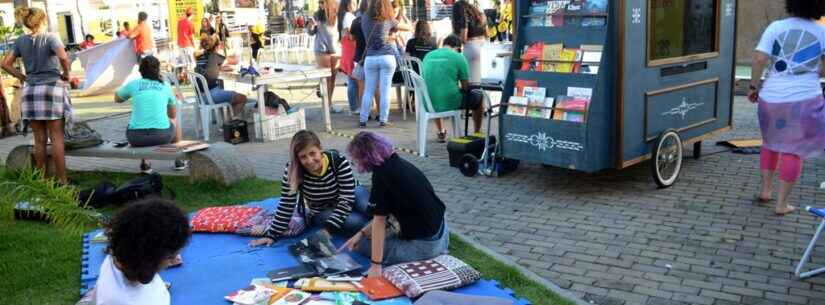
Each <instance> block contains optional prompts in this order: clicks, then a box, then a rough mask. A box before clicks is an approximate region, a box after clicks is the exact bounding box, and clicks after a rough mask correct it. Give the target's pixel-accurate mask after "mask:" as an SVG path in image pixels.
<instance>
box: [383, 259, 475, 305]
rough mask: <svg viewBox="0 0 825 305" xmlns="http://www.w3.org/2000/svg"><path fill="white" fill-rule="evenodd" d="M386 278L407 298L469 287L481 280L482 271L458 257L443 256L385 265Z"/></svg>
mask: <svg viewBox="0 0 825 305" xmlns="http://www.w3.org/2000/svg"><path fill="white" fill-rule="evenodd" d="M384 277H385V278H386V279H387V280H389V281H390V282H392V283H393V285H395V286H396V287H398V289H401V291H404V294H406V295H407V296H408V297H410V298H416V297H419V296H421V295H422V294H424V293H425V292H428V291H433V290H450V289H455V288H459V287H463V286H467V285H469V284H472V283H474V282H475V281H478V279H480V278H481V273H479V272H478V271H476V270H475V269H473V267H470V266H469V265H467V264H465V263H464V262H462V261H461V260H459V259H457V258H455V257H452V256H449V255H441V256H439V257H436V258H433V259H429V260H425V261H419V262H410V263H403V264H398V265H394V266H390V267H387V268H384Z"/></svg>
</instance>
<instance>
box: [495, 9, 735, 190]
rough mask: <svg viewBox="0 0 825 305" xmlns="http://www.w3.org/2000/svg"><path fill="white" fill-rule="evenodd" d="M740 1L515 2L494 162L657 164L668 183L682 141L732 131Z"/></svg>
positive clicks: (585, 167)
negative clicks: (510, 54)
mask: <svg viewBox="0 0 825 305" xmlns="http://www.w3.org/2000/svg"><path fill="white" fill-rule="evenodd" d="M736 1H737V0H524V1H513V3H514V4H513V5H514V7H513V12H514V15H515V16H514V17H515V18H514V22H515V39H514V43H513V63H512V65H511V67H512V68H511V71H510V72H509V74H508V77H507V80H506V82H505V86H504V92H503V94H502V100H501V104H502V106H503V107H504V109H502V110H503V112H502V115H501V116H500V117H499V135H500V138H501V139H502V141H501V142H500V147H499V148H498V149H499V155H502V156H506V157H507V158H511V159H517V160H522V161H528V162H536V163H542V164H545V165H550V166H554V167H562V168H568V169H573V170H578V171H584V172H597V171H601V170H604V169H609V168H616V169H621V168H625V167H628V166H632V165H634V164H637V163H640V162H642V161H645V160H648V159H654V162H653V166H652V169H653V174H654V179H655V180H656V182H657V183H659V184H660V186H662V184H665V185H664V186H669V185H670V184H672V183H673V182H674V181H675V178H676V177H678V172H679V169H680V168H681V155H682V148H683V146H684V145H687V144H690V143H698V142H700V141H701V140H702V139H704V138H707V137H709V136H710V135H712V134H714V133H716V132H721V131H725V130H728V129H730V126H731V115H732V103H733V95H732V94H733V91H732V90H731V88H732V85H733V75H734V69H733V68H734V64H733V58H734V52H733V51H734V50H735V39H734V37H735V20H736V14H735V12H736ZM696 147H699V146H698V145H695V148H696ZM697 150H698V148H696V149H694V153H695V155H696V156H698V154H699V152H698V151H697ZM657 157H658V158H659V159H662V160H664V161H667V162H664V163H674V162H675V163H677V164H664V163H662V162H659V161H661V160H657ZM676 157H678V158H679V161H678V162H677V161H675V160H676ZM660 163H662V164H660ZM663 167H669V168H663ZM672 167H675V169H674V168H672ZM663 169H669V170H670V171H672V172H673V173H662V172H661V170H663ZM657 171H660V172H659V173H658V175H659V177H658V178H657V177H656V176H657Z"/></svg>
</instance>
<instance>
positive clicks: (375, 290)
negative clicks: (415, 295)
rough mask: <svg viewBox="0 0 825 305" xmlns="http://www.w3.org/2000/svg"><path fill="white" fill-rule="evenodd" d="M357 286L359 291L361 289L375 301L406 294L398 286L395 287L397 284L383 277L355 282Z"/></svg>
mask: <svg viewBox="0 0 825 305" xmlns="http://www.w3.org/2000/svg"><path fill="white" fill-rule="evenodd" d="M355 287H358V291H361V293H363V294H364V295H366V296H367V298H369V299H370V300H373V301H380V300H385V299H391V298H395V297H400V296H402V295H404V293H403V292H402V291H401V290H400V289H398V287H395V285H393V284H392V283H390V281H388V280H387V279H385V278H383V277H380V278H365V279H363V280H361V281H360V282H358V283H357V284H355Z"/></svg>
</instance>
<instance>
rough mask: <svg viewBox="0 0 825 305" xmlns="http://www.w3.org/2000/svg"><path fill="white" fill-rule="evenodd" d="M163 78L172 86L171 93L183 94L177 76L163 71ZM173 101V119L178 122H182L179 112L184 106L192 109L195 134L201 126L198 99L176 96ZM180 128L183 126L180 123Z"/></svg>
mask: <svg viewBox="0 0 825 305" xmlns="http://www.w3.org/2000/svg"><path fill="white" fill-rule="evenodd" d="M163 78H165V81H166V82H167V83H169V84H170V85H171V86H172V88H173V89H174V92H173V93H177V92H180V93H181V95H183V91H182V90H181V89H180V82H179V81H178V78H177V77H176V76H175V74H174V73H168V72H167V73H163ZM175 101H176V103H175V120H177V121H178V124H183V120H181V112H182V111H181V110H183V108H184V107H186V108H192V109H194V112H195V133H196V135H197V133H198V132H200V128H201V127H200V117H201V115H200V113H199V112H198V100H197V99H191V100H187V99H186V98H184V99H183V100H178V99H177V98H176V99H175ZM182 128H183V125H181V129H182Z"/></svg>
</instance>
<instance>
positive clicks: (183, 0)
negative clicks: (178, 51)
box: [168, 0, 203, 41]
mask: <svg viewBox="0 0 825 305" xmlns="http://www.w3.org/2000/svg"><path fill="white" fill-rule="evenodd" d="M168 7H169V37H170V38H171V39H170V41H177V38H178V20H180V18H182V17H183V16H185V15H186V9H187V8H190V7H191V8H192V10H194V12H195V15H194V16H193V17H192V24H194V25H195V34H196V35H197V33H198V31H200V28H201V18H203V0H169V4H168Z"/></svg>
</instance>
